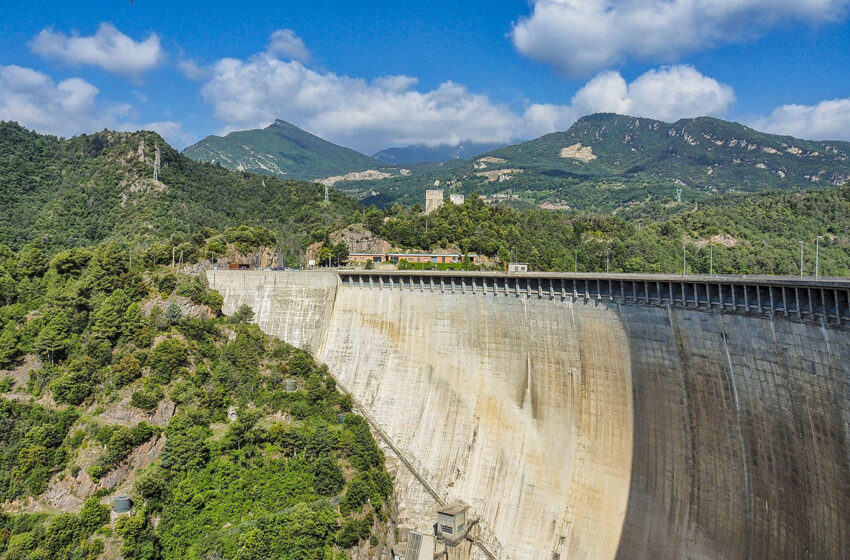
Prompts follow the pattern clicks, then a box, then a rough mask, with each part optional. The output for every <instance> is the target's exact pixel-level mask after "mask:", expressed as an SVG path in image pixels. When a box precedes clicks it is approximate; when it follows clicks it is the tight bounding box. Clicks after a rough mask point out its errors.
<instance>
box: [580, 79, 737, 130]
mask: <svg viewBox="0 0 850 560" xmlns="http://www.w3.org/2000/svg"><path fill="white" fill-rule="evenodd" d="M734 102H735V92H734V90H733V89H732V87H731V86H728V85H726V84H722V83H720V82H718V81H717V80H715V79H714V78H709V77H708V76H704V75H703V74H701V73H700V72H699V71H697V70H696V69H695V68H694V67H692V66H688V65H678V66H665V67H662V68H659V69H657V70H650V71H648V72H646V73H644V74H642V75H640V76H638V77H637V78H636V79H635V80H634V81H633V82H631V83H626V80H624V79H623V77H622V76H621V75H620V74H619V73H618V72H603V73H601V74H599V75H598V76H596V77H595V78H593V79H592V80H590V81H589V82H588V83H587V84H585V85H584V87H582V88H581V89H580V90H579V91H578V92H576V94H575V95H574V96H573V99H572V105H573V108H574V109H575V110H576V111H578V112H579V113H581V114H587V113H598V112H611V113H621V114H624V115H634V116H639V117H650V118H653V119H658V120H662V121H674V120H677V119H681V118H685V117H698V116H703V115H723V114H725V113H726V112H727V111H728V110H729V108H730V107H731V105H732V103H734Z"/></svg>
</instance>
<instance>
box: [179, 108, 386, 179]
mask: <svg viewBox="0 0 850 560" xmlns="http://www.w3.org/2000/svg"><path fill="white" fill-rule="evenodd" d="M183 153H184V154H185V155H187V156H189V157H190V158H192V159H194V160H196V161H206V162H211V163H219V164H221V165H223V166H225V167H227V168H228V169H232V170H234V171H236V170H244V171H250V172H252V173H260V174H264V175H276V176H278V177H281V178H287V179H306V180H313V179H321V178H323V177H331V176H334V175H345V174H346V173H349V172H352V171H364V170H366V169H378V168H381V167H384V166H385V165H386V164H384V163H382V162H380V161H377V160H374V159H372V158H370V157H368V156H365V155H363V154H361V153H360V152H356V151H354V150H352V149H349V148H343V147H342V146H337V145H336V144H332V143H331V142H328V141H327V140H323V139H321V138H319V137H318V136H314V135H312V134H310V133H309V132H306V131H304V130H301V129H300V128H298V127H297V126H294V125H291V124H289V123H287V122H284V121H281V120H278V121H275V122H274V124H271V125H269V126H267V127H266V128H263V129H258V130H243V131H240V132H231V133H230V134H228V135H227V136H224V137H221V136H207V137H206V138H204V139H203V140H201V141H200V142H198V143H197V144H194V145H192V146H189V147H188V148H186V149H185V150H184V151H183Z"/></svg>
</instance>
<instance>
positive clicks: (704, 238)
mask: <svg viewBox="0 0 850 560" xmlns="http://www.w3.org/2000/svg"><path fill="white" fill-rule="evenodd" d="M420 209H421V206H419V207H418V208H417V207H412V208H410V209H403V208H402V207H401V206H394V207H393V208H392V209H391V210H384V211H381V210H378V209H370V210H368V211H367V212H366V213H365V225H366V227H368V228H369V229H370V230H371V231H372V232H374V233H376V234H378V235H380V236H381V237H383V238H385V239H387V240H388V241H390V242H391V243H392V244H393V245H394V246H397V247H400V248H403V249H410V250H415V251H421V250H435V249H438V248H443V249H445V248H447V247H459V248H460V250H461V251H463V252H469V253H478V254H483V255H489V256H499V257H500V259H501V261H502V262H506V261H508V260H509V259H510V258H513V260H515V261H519V262H527V263H529V265H530V266H531V267H532V268H533V269H534V270H553V271H564V272H571V271H573V270H575V269H578V270H579V271H582V272H604V271H605V270H606V268H607V266H606V265H610V271H611V272H636V273H662V272H664V273H681V272H682V248H683V246H684V247H685V249H686V251H687V254H688V257H687V258H688V272H689V273H691V272H698V273H708V272H714V273H721V274H790V275H793V274H797V273H798V272H799V266H800V242H803V244H804V253H805V254H804V261H805V263H804V266H805V272H806V274H813V273H814V267H815V265H814V257H815V238H816V237H818V236H822V238H821V239H820V242H819V248H820V255H819V256H820V263H819V264H820V273H821V274H822V275H826V276H830V275H831V276H847V275H850V186H847V187H833V188H822V189H813V190H810V191H804V192H796V191H792V192H788V191H770V192H762V193H755V194H743V193H729V194H725V195H717V196H714V197H711V198H707V199H705V200H704V201H702V202H700V203H698V204H694V203H690V202H685V203H682V204H658V203H653V204H648V205H644V206H641V207H633V208H631V209H629V210H627V211H624V212H621V213H618V214H616V215H612V214H599V213H589V212H555V211H551V210H541V209H527V210H526V209H522V210H520V209H515V208H510V207H507V206H504V205H495V206H494V205H487V204H483V203H482V201H481V199H480V198H468V199H467V200H466V201H465V202H464V204H462V205H454V204H446V205H445V206H443V207H442V208H440V209H439V210H437V211H435V212H433V213H431V214H429V215H427V216H426V215H424V214H423V213H421V212H419V211H418V210H420ZM606 256H607V259H606Z"/></svg>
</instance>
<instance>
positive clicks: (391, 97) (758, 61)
mask: <svg viewBox="0 0 850 560" xmlns="http://www.w3.org/2000/svg"><path fill="white" fill-rule="evenodd" d="M0 2H1V3H0V119H4V120H17V121H19V122H21V123H22V124H24V125H26V126H28V127H31V128H35V129H36V130H39V131H40V132H49V133H53V134H59V135H63V136H68V135H73V134H78V133H81V132H91V131H94V130H99V129H102V128H104V127H108V128H119V129H124V130H135V129H138V128H152V129H155V130H157V131H158V132H160V133H161V134H163V135H164V136H165V137H166V138H167V139H168V140H169V141H170V142H171V143H173V144H174V145H176V146H177V147H180V148H182V147H185V146H186V145H187V144H189V143H192V142H194V141H196V140H198V139H200V138H202V137H203V136H205V135H207V134H213V133H215V134H221V133H226V132H228V131H232V130H239V129H245V128H254V127H259V126H265V125H267V124H269V123H270V122H271V121H272V120H274V118H281V119H284V120H287V121H290V122H293V123H294V124H296V125H298V126H301V127H303V128H305V129H307V130H309V131H311V132H314V133H316V134H319V135H320V136H323V137H325V138H328V139H329V140H332V141H335V142H338V143H341V144H343V145H346V146H351V147H353V148H356V149H359V150H361V151H364V152H366V153H373V152H375V151H377V150H379V149H381V148H384V147H388V146H399V145H406V144H411V143H426V144H436V143H455V142H462V141H470V140H472V141H480V142H490V141H496V142H498V141H503V142H507V141H511V140H518V139H527V138H532V137H536V136H539V135H540V134H544V133H546V132H551V131H553V130H564V129H566V128H568V127H569V126H570V124H572V122H574V121H575V119H576V118H578V117H580V116H582V115H584V114H587V113H590V112H596V111H614V112H620V113H629V114H634V115H637V116H645V117H652V118H659V119H662V120H675V119H678V118H681V117H691V116H697V115H703V114H709V115H714V116H719V117H723V118H728V119H732V120H738V121H740V122H744V123H745V124H749V125H751V126H754V127H756V128H759V129H762V130H768V131H771V132H777V133H787V134H793V135H797V136H802V137H807V138H819V139H821V138H822V139H844V140H850V71H848V63H847V59H848V58H850V56H848V55H850V0H795V1H790V0H774V1H772V2H769V3H768V2H763V1H757V0H714V1H712V2H708V1H705V0H620V1H618V0H533V1H530V2H529V1H524V0H522V1H519V0H518V1H513V0H512V1H501V2H500V1H492V0H491V1H489V2H484V1H478V0H468V1H466V2H456V1H455V2H445V1H434V2H429V3H426V4H424V5H419V4H416V3H408V2H399V1H397V0H396V1H393V2H388V1H387V2H362V3H356V2H350V1H349V2H337V1H328V2H322V3H306V2H285V1H278V2H266V1H260V0H252V1H245V2H232V1H230V2H222V1H217V0H210V1H207V2H202V3H201V2H165V1H153V0H136V1H135V3H131V2H130V0H126V1H113V2H102V1H100V2H94V1H70V2H69V1H66V2H39V1H34V2H29V3H21V2H17V3H13V2H10V1H9V0H0ZM22 6H25V7H22Z"/></svg>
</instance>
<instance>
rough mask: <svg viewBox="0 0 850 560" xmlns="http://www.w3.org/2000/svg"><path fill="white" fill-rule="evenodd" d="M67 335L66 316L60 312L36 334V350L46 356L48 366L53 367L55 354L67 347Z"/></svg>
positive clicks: (68, 328)
mask: <svg viewBox="0 0 850 560" xmlns="http://www.w3.org/2000/svg"><path fill="white" fill-rule="evenodd" d="M69 333H70V324H69V321H68V314H67V313H65V311H61V310H60V311H58V312H56V313H55V314H53V317H52V318H51V319H50V321H49V322H48V323H47V324H46V325H45V326H44V327H42V329H41V332H39V333H38V338H37V339H36V341H35V346H36V350H38V352H39V353H41V354H42V355H43V356H46V357H47V359H49V360H50V364H51V365H53V362H54V359H55V356H56V353H57V352H61V351H63V350H65V349H66V348H67V347H68V342H69V341H68V335H69Z"/></svg>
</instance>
